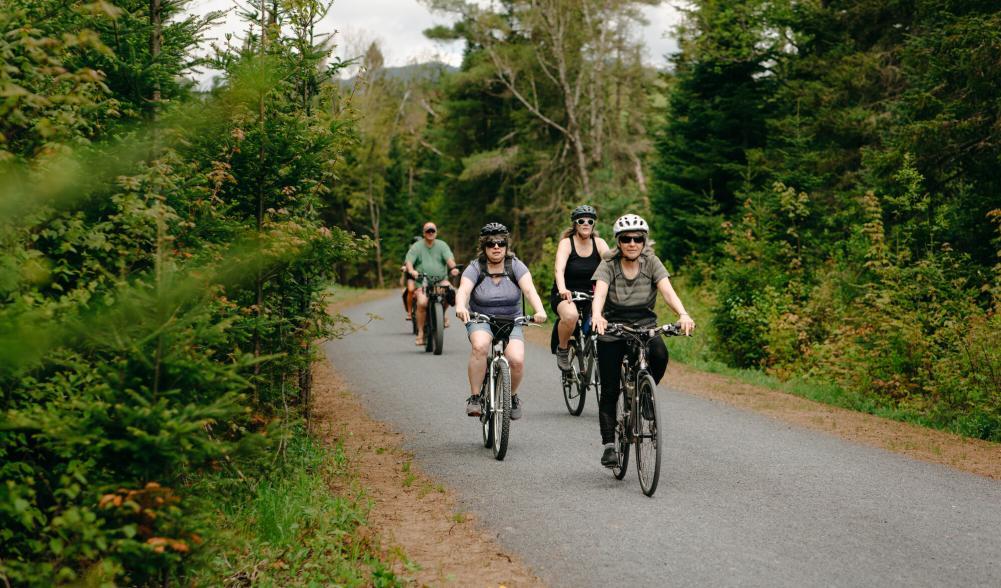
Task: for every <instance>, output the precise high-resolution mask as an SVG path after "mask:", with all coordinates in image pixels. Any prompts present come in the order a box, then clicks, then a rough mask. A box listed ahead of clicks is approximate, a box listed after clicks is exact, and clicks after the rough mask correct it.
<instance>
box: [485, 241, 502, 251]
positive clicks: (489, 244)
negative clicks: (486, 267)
mask: <svg viewBox="0 0 1001 588" xmlns="http://www.w3.org/2000/svg"><path fill="white" fill-rule="evenodd" d="M491 247H507V241H487V242H486V244H485V245H484V246H483V248H484V249H490V248H491Z"/></svg>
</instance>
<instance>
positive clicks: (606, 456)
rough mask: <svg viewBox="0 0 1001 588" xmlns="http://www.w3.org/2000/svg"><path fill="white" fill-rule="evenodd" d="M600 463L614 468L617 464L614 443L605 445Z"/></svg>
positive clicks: (617, 455)
mask: <svg viewBox="0 0 1001 588" xmlns="http://www.w3.org/2000/svg"><path fill="white" fill-rule="evenodd" d="M601 465H603V466H605V467H606V468H614V467H615V466H617V465H619V454H618V453H617V452H616V451H615V446H614V445H606V446H605V451H604V453H602V454H601Z"/></svg>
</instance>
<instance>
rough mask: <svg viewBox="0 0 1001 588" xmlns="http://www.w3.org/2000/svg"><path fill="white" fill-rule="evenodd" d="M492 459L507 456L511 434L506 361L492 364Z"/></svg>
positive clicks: (509, 383) (509, 388)
mask: <svg viewBox="0 0 1001 588" xmlns="http://www.w3.org/2000/svg"><path fill="white" fill-rule="evenodd" d="M494 402H496V406H494V407H493V415H492V418H491V420H492V421H493V430H494V445H493V448H494V459H496V460H498V461H500V460H502V459H504V456H505V455H507V442H508V435H509V434H510V433H511V368H510V366H508V364H507V362H506V361H497V362H495V363H494Z"/></svg>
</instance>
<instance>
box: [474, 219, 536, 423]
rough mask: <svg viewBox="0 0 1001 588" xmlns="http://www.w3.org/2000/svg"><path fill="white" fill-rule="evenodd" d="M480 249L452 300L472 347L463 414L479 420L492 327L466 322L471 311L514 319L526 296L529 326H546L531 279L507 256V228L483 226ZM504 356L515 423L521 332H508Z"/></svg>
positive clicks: (522, 352) (517, 328) (518, 411)
mask: <svg viewBox="0 0 1001 588" xmlns="http://www.w3.org/2000/svg"><path fill="white" fill-rule="evenodd" d="M479 248H480V254H479V256H478V258H477V259H476V260H474V261H473V262H471V263H470V264H469V265H468V266H467V267H466V269H465V271H463V272H462V278H461V280H460V281H459V290H458V292H456V295H455V316H456V318H458V319H459V320H461V321H462V322H463V323H465V324H466V332H467V333H468V334H469V343H470V345H471V346H472V351H471V352H470V354H469V390H470V396H469V398H468V399H466V414H467V415H469V416H480V396H479V395H480V386H481V384H482V383H483V377H484V375H485V374H486V367H487V354H488V353H489V352H490V347H491V343H492V342H493V333H492V331H491V329H490V326H489V325H486V324H483V323H471V322H469V311H470V310H472V311H473V312H478V313H482V314H488V315H491V316H494V317H500V318H510V319H514V318H515V317H518V316H521V314H522V309H521V295H522V293H524V294H525V297H526V298H528V302H529V303H530V304H531V305H532V308H533V309H534V310H535V316H533V317H532V318H533V321H534V322H536V323H544V322H545V321H546V311H545V309H544V308H543V306H542V299H541V298H539V293H538V292H536V290H535V284H533V283H532V274H530V273H529V271H528V267H527V266H525V264H524V263H522V262H521V261H520V260H519V259H518V258H516V257H515V256H514V254H513V253H511V248H510V234H509V233H508V230H507V227H505V226H504V225H502V224H500V223H488V224H487V225H485V226H484V227H483V228H482V229H480V247H479ZM504 355H505V357H507V361H508V364H509V365H510V366H511V393H512V396H511V418H512V419H519V418H521V406H522V403H521V400H520V399H519V398H518V395H517V393H518V384H520V383H521V377H522V374H523V372H524V366H525V335H524V332H523V331H522V328H521V327H520V326H515V327H514V328H513V329H512V331H511V335H510V339H509V341H508V345H507V348H506V350H505V351H504Z"/></svg>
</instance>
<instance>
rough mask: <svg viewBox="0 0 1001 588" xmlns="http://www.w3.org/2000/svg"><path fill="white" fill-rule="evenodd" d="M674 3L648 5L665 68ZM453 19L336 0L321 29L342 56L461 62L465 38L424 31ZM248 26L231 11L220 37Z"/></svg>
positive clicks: (383, 1) (647, 39)
mask: <svg viewBox="0 0 1001 588" xmlns="http://www.w3.org/2000/svg"><path fill="white" fill-rule="evenodd" d="M675 3H676V1H675V0H667V1H664V2H663V3H662V4H661V5H660V6H657V7H645V8H644V9H643V12H644V14H645V15H646V16H647V19H648V20H649V21H650V24H649V25H647V26H646V27H644V28H643V30H642V36H643V41H644V43H645V45H646V55H645V62H646V63H647V64H648V65H652V66H655V67H658V68H660V67H664V66H665V65H666V63H667V61H666V59H665V55H667V54H668V53H672V52H674V51H675V50H676V49H677V42H676V41H675V40H674V39H673V38H672V37H671V33H672V31H673V28H674V25H675V24H677V22H678V20H679V18H680V17H679V13H678V11H677V10H676V9H675V8H674V6H673V5H674V4H675ZM233 5H234V3H233V1H232V0H195V1H194V2H192V4H191V8H192V10H194V11H196V12H199V13H204V12H208V11H210V10H226V9H227V8H230V7H232V6H233ZM448 22H449V21H448V19H447V18H446V17H445V15H441V14H432V13H431V12H430V11H429V10H428V9H427V8H426V7H424V6H423V5H422V4H420V3H419V2H418V1H417V0H334V5H333V8H332V9H331V11H330V13H329V14H328V15H327V18H326V19H324V21H323V25H322V26H321V29H322V30H321V32H325V33H333V32H336V33H337V35H336V37H335V39H336V44H337V45H338V48H337V54H338V55H340V56H341V57H343V58H349V57H353V56H354V55H357V51H359V47H364V46H367V45H368V44H369V43H370V42H371V41H378V42H379V45H380V47H381V48H382V52H383V55H384V57H385V60H386V61H385V63H386V65H388V66H395V65H406V64H408V63H412V62H415V61H417V62H422V61H429V60H432V59H438V60H440V61H444V62H446V63H449V64H451V65H455V66H458V65H459V64H460V62H461V60H462V42H461V41H458V42H452V43H440V42H433V41H430V40H428V39H426V38H424V35H423V34H422V31H423V30H424V29H426V28H429V27H431V26H432V25H435V24H444V23H448ZM244 28H245V25H241V24H240V23H239V22H238V18H237V17H236V15H235V14H232V13H231V14H230V15H229V16H228V18H227V22H226V23H225V24H224V25H222V26H220V27H219V28H218V29H217V31H216V32H215V36H217V37H219V38H221V37H222V34H223V33H225V32H236V31H240V30H242V29H244Z"/></svg>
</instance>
